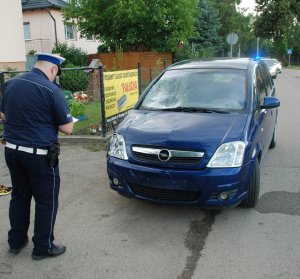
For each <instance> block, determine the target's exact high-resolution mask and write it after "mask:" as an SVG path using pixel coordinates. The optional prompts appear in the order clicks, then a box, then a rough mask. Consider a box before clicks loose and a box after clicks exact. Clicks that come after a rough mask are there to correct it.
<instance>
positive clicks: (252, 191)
mask: <svg viewBox="0 0 300 279" xmlns="http://www.w3.org/2000/svg"><path fill="white" fill-rule="evenodd" d="M259 190H260V165H259V162H258V159H256V160H255V163H254V168H253V171H252V175H251V181H250V185H249V189H248V196H247V198H246V199H245V200H243V201H242V203H241V206H242V207H247V208H251V207H254V206H255V205H256V204H257V201H258V197H259Z"/></svg>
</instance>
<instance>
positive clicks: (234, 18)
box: [211, 0, 255, 56]
mask: <svg viewBox="0 0 300 279" xmlns="http://www.w3.org/2000/svg"><path fill="white" fill-rule="evenodd" d="M211 2H212V4H213V6H214V7H215V8H216V9H217V10H218V11H219V18H220V23H221V28H220V36H221V37H222V40H223V45H224V49H223V54H222V55H224V54H225V53H226V52H227V51H229V48H230V46H229V45H228V44H226V37H227V35H228V34H229V33H231V32H234V33H236V34H237V35H238V37H239V41H238V46H239V47H238V48H237V47H236V48H235V55H237V52H238V50H239V49H241V54H244V55H247V56H248V55H250V53H251V49H252V41H254V39H255V38H254V36H253V33H252V30H251V27H252V16H251V15H248V16H246V15H244V14H243V13H242V11H241V12H239V11H237V5H238V4H240V2H241V1H240V0H223V1H219V0H211Z"/></svg>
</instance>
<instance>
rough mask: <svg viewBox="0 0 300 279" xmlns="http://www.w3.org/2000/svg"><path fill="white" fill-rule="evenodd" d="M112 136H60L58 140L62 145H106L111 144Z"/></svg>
mask: <svg viewBox="0 0 300 279" xmlns="http://www.w3.org/2000/svg"><path fill="white" fill-rule="evenodd" d="M110 137H111V134H109V135H107V136H106V137H105V138H104V137H102V136H84V135H82V136H75V135H74V136H72V135H71V136H58V140H59V142H60V143H62V144H84V145H86V144H88V145H94V144H101V145H106V144H107V143H108V142H109V139H110Z"/></svg>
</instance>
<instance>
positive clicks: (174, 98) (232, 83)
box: [139, 69, 246, 112]
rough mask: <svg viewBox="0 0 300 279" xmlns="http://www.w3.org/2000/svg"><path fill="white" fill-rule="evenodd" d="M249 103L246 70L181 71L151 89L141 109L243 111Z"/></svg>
mask: <svg viewBox="0 0 300 279" xmlns="http://www.w3.org/2000/svg"><path fill="white" fill-rule="evenodd" d="M245 104H246V71H245V70H235V69H204V70H200V69H184V70H182V69H180V70H169V71H166V72H165V73H164V75H163V76H162V77H161V78H160V79H159V80H158V81H157V82H156V83H155V84H154V85H153V86H152V87H151V88H150V89H149V91H148V92H147V94H146V96H145V97H144V99H143V101H142V103H141V104H140V106H139V109H148V110H170V111H171V110H172V109H173V108H174V109H176V111H179V110H181V111H188V112H204V111H205V110H207V111H208V112H217V111H220V112H221V111H227V112H239V111H243V110H244V109H245ZM187 108H192V110H187ZM197 108H199V109H197Z"/></svg>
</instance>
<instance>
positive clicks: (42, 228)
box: [0, 53, 73, 260]
mask: <svg viewBox="0 0 300 279" xmlns="http://www.w3.org/2000/svg"><path fill="white" fill-rule="evenodd" d="M36 55H37V62H36V63H35V65H34V68H33V69H32V70H31V71H30V72H28V73H25V74H23V75H20V76H17V77H14V78H12V79H10V80H8V81H7V82H6V83H5V85H4V88H3V91H2V92H3V96H2V101H1V107H0V113H1V117H2V118H3V119H4V120H5V122H4V134H3V137H4V140H5V142H6V143H5V160H6V164H7V166H8V168H9V171H10V175H11V180H12V187H13V190H12V195H11V201H10V207H9V219H10V225H11V229H10V230H9V232H8V244H9V247H10V248H9V252H11V253H13V254H18V253H19V252H20V250H21V249H22V248H23V247H24V246H25V245H26V244H27V243H28V235H27V233H28V227H29V222H30V203H31V199H32V197H33V198H34V200H35V221H34V235H33V237H32V241H33V244H34V248H33V251H32V258H33V259H35V260H40V259H44V258H47V257H53V256H59V255H61V254H63V253H64V252H65V251H66V247H65V246H63V245H55V244H54V243H53V240H54V224H55V219H56V213H57V208H58V194H59V188H60V175H59V168H58V154H59V144H58V143H57V140H58V131H60V132H63V133H66V134H71V133H72V130H73V119H72V116H71V115H70V111H69V108H68V106H67V103H66V101H65V98H64V95H63V93H62V90H61V89H60V87H59V86H58V85H57V84H55V83H54V80H55V78H56V76H57V75H58V74H59V73H60V65H61V63H62V62H63V61H64V60H65V59H64V58H63V57H60V56H58V55H53V54H50V53H37V54H36Z"/></svg>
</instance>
